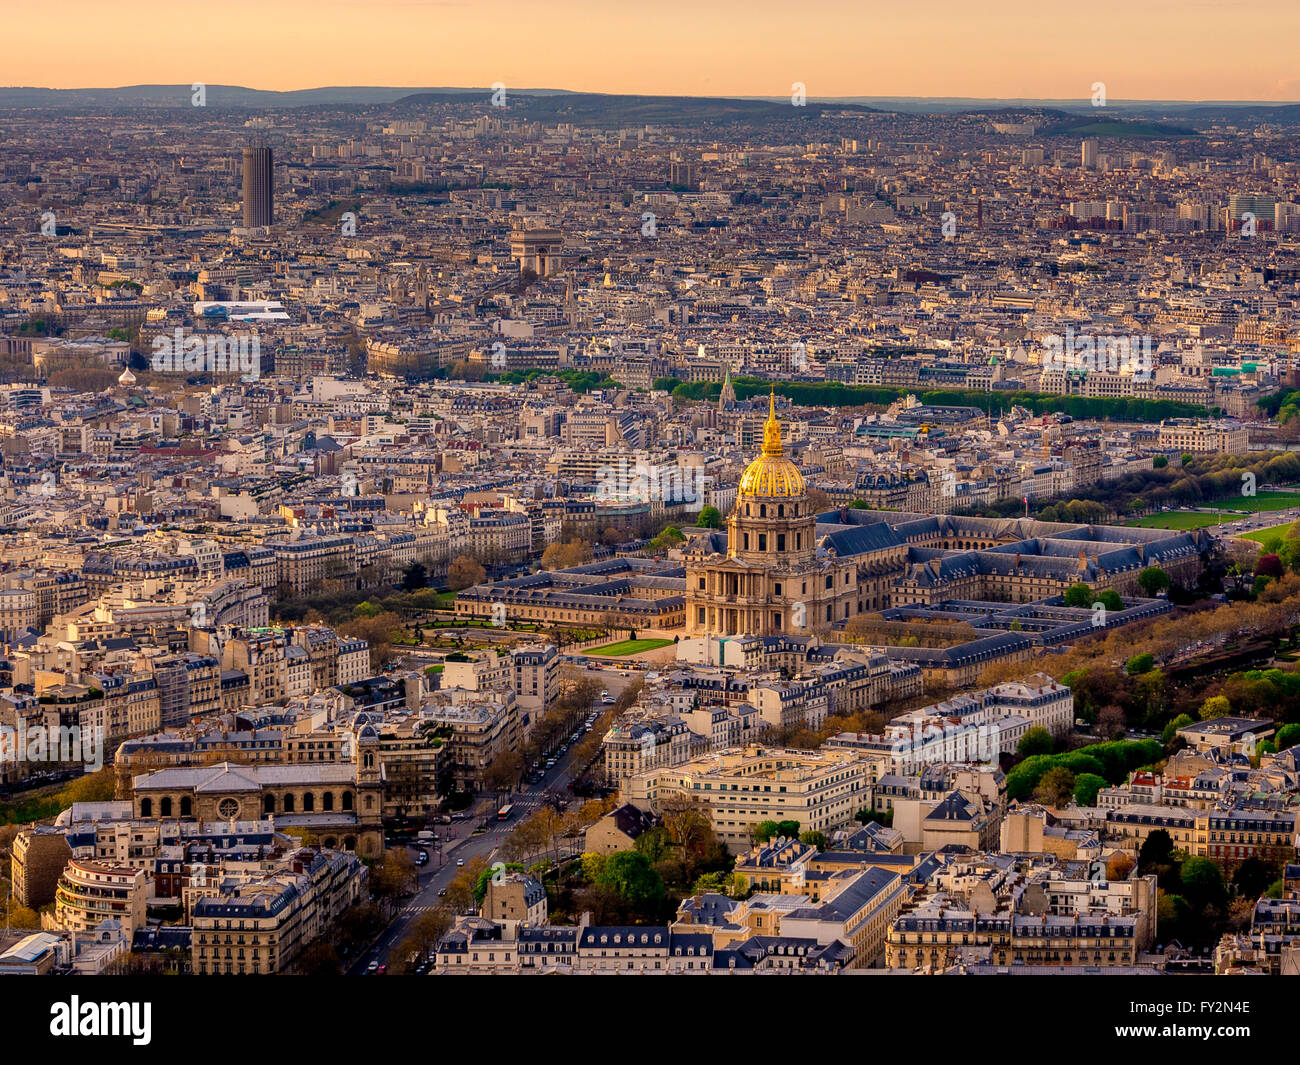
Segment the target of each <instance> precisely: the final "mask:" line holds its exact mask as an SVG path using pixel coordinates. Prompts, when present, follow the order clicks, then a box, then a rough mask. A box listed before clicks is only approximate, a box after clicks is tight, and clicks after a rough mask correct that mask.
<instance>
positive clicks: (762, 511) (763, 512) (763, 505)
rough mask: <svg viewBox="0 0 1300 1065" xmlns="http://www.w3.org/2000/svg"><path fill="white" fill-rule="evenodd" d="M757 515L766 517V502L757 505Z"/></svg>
mask: <svg viewBox="0 0 1300 1065" xmlns="http://www.w3.org/2000/svg"><path fill="white" fill-rule="evenodd" d="M758 516H759V517H760V518H766V517H767V504H766V503H760V504H759V506H758Z"/></svg>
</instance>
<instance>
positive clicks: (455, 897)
mask: <svg viewBox="0 0 1300 1065" xmlns="http://www.w3.org/2000/svg"><path fill="white" fill-rule="evenodd" d="M486 868H488V861H487V859H486V858H484V857H483V856H482V855H481V854H476V855H475V856H474V857H473V858H470V859H469V861H467V862H466V863H465V864H464V865H463V866H462V867H461V868H459V869H457V870H456V875H455V876H454V877H452V879H451V883H450V884H448V885H447V895H446V899H447V905H448V906H450V907H451V908H452V910H453V911H454V912H456V913H463V912H465V911H467V910H470V909H472V908H473V907H474V906H475V905H476V903H477V902H478V899H477V898H476V897H475V894H474V892H475V889H476V888H477V887H478V878H479V874H480V873H482V872H483V870H484V869H486Z"/></svg>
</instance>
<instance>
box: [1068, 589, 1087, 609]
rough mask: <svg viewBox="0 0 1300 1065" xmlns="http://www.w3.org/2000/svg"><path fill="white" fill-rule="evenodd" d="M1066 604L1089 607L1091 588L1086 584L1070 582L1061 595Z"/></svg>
mask: <svg viewBox="0 0 1300 1065" xmlns="http://www.w3.org/2000/svg"><path fill="white" fill-rule="evenodd" d="M1063 598H1064V601H1065V605H1066V606H1076V607H1083V608H1085V609H1090V608H1091V607H1092V604H1093V598H1092V589H1091V588H1089V587H1088V586H1087V585H1086V584H1072V585H1070V587H1068V588H1067V589H1066V590H1065V596H1064V597H1063Z"/></svg>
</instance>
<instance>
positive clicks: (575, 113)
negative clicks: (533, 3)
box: [397, 90, 875, 127]
mask: <svg viewBox="0 0 1300 1065" xmlns="http://www.w3.org/2000/svg"><path fill="white" fill-rule="evenodd" d="M449 99H450V98H449V97H448V96H447V95H446V94H445V93H414V94H412V95H410V96H407V97H404V98H403V99H401V100H399V101H398V102H397V106H399V107H406V106H410V107H418V106H420V105H422V104H429V103H447V102H449ZM506 106H507V109H508V112H509V114H511V115H515V116H522V117H524V118H527V119H530V120H533V121H544V122H574V123H578V124H581V125H585V126H609V127H620V126H641V125H646V124H647V123H648V124H653V125H662V124H670V123H671V124H677V125H701V126H704V125H716V124H719V123H723V122H739V121H743V122H756V121H757V122H763V121H770V120H788V119H791V118H798V117H805V116H807V117H813V118H817V117H820V116H821V115H822V114H823V113H824V112H827V111H861V112H863V113H864V114H865V113H873V112H875V108H871V107H864V106H862V105H861V104H826V103H818V102H816V101H813V100H809V101H808V103H807V105H806V106H804V107H799V108H796V107H794V106H792V105H791V103H790V101H789V100H784V101H780V102H778V101H772V100H732V99H715V98H712V97H703V96H621V95H618V94H612V93H610V94H607V93H594V92H566V93H555V94H552V95H549V96H537V95H533V94H532V93H529V92H524V91H522V90H521V91H520V92H518V93H512V92H510V91H509V90H507V92H506ZM503 113H505V112H503Z"/></svg>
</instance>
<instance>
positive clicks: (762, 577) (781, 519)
mask: <svg viewBox="0 0 1300 1065" xmlns="http://www.w3.org/2000/svg"><path fill="white" fill-rule="evenodd" d="M718 546H720V545H718V544H717V543H716V542H714V541H713V540H708V539H706V540H702V541H700V545H699V547H698V549H696V550H694V551H692V552H691V553H689V554H688V555H687V556H686V628H687V632H688V633H689V634H690V635H692V636H696V635H704V634H710V635H720V636H732V635H739V634H742V633H743V634H749V635H775V634H778V633H797V632H806V631H809V630H813V629H820V628H823V627H828V626H830V625H833V624H835V623H837V622H844V621H846V620H848V619H849V618H851V617H853V616H854V615H855V614H860V613H865V612H870V611H876V610H880V609H882V608H883V607H885V606H886V605H887V596H888V589H889V586H890V584H891V583H892V581H893V579H894V578H895V577H896V576H897V574H898V573H899V572H901V571H902V569H903V568H904V566H905V564H906V561H907V545H906V544H904V543H901V542H898V541H897V540H896V539H895V538H881V542H880V543H879V544H875V545H869V544H867V543H866V542H865V540H864V543H863V544H861V545H859V546H860V547H861V548H863V550H861V551H860V552H859V553H856V554H853V555H850V556H849V557H841V555H840V552H839V551H838V550H837V548H836V546H835V545H834V544H833V543H831V542H829V541H828V540H827V539H826V538H824V537H823V538H821V540H819V538H818V533H817V515H816V514H815V513H814V508H813V506H812V504H811V503H810V502H809V499H808V489H807V485H806V484H805V482H804V478H803V474H802V473H800V472H799V468H798V467H797V466H796V465H795V464H794V462H792V461H791V460H790V459H789V458H788V457H787V456H786V454H785V448H784V446H783V444H782V440H781V424H780V422H779V421H778V420H777V417H776V400H775V397H773V398H772V400H771V403H770V406H769V411H768V418H767V422H766V423H765V425H764V426H763V446H762V450H761V452H760V453H759V456H758V457H757V458H756V459H755V460H754V461H753V462H751V463H750V464H749V467H748V468H747V469H746V470H745V472H744V475H743V476H742V477H741V479H740V487H739V490H738V492H737V495H736V505H735V507H734V509H733V510H732V512H731V515H730V516H729V517H728V519H727V537H726V548H725V551H722V550H715V548H717V547H718Z"/></svg>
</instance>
